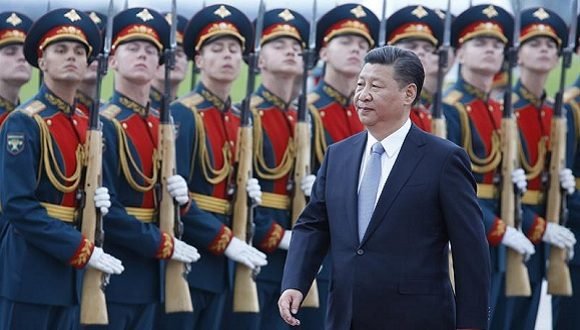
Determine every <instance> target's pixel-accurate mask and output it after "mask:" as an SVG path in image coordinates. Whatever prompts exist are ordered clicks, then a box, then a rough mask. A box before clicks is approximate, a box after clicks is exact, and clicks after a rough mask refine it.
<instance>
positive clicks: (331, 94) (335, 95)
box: [320, 80, 352, 107]
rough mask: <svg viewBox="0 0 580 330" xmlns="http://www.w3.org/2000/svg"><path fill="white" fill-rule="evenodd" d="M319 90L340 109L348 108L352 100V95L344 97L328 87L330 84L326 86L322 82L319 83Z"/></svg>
mask: <svg viewBox="0 0 580 330" xmlns="http://www.w3.org/2000/svg"><path fill="white" fill-rule="evenodd" d="M320 90H322V92H323V93H324V94H326V95H328V96H329V97H330V98H331V99H332V100H334V101H335V102H337V103H338V104H340V105H341V106H342V107H346V106H348V105H349V104H350V101H351V99H352V95H351V96H344V95H343V94H342V93H340V92H339V91H338V90H336V89H335V88H334V87H332V86H330V84H328V83H327V82H326V81H324V80H322V81H321V82H320Z"/></svg>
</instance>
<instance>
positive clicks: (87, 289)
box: [80, 0, 114, 325]
mask: <svg viewBox="0 0 580 330" xmlns="http://www.w3.org/2000/svg"><path fill="white" fill-rule="evenodd" d="M113 10H114V6H113V0H110V1H109V9H108V13H107V15H108V16H107V27H106V29H107V30H106V34H105V41H104V42H105V44H104V47H103V52H102V53H100V54H99V55H98V57H97V63H98V69H97V90H96V94H95V96H94V99H95V101H94V102H93V107H92V109H91V112H90V118H89V128H88V132H87V141H86V142H85V150H86V154H87V159H86V165H85V166H84V168H83V181H84V182H83V190H82V192H81V196H83V198H84V201H83V203H82V204H83V210H82V214H81V217H82V218H81V232H82V233H83V235H85V237H86V238H87V239H88V240H90V241H93V242H95V246H98V247H101V246H103V239H104V232H103V219H102V215H101V213H100V211H99V210H97V208H95V206H94V204H92V202H90V203H87V201H93V200H94V199H95V190H96V189H97V188H98V187H100V186H101V184H102V177H101V170H102V159H103V139H102V132H101V128H100V125H99V124H100V122H99V108H100V99H101V84H102V81H103V77H104V76H105V75H106V74H107V62H108V59H109V54H110V52H111V39H112V34H113V14H114V12H113ZM107 282H108V275H105V274H103V273H102V272H101V271H99V270H97V269H95V268H90V267H89V268H87V269H86V271H85V273H84V275H83V287H82V293H81V315H80V317H81V324H83V325H89V324H91V325H92V324H99V325H105V324H108V323H109V319H108V315H107V303H106V300H105V292H104V290H103V289H104V287H105V285H106V283H107Z"/></svg>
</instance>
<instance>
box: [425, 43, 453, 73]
mask: <svg viewBox="0 0 580 330" xmlns="http://www.w3.org/2000/svg"><path fill="white" fill-rule="evenodd" d="M427 58H428V61H429V63H430V64H429V65H428V66H429V68H430V69H429V72H427V69H425V76H436V75H437V69H439V51H438V50H436V51H435V52H433V53H432V54H430V55H429V56H428V57H427ZM454 63H455V52H454V51H453V48H451V47H449V49H448V50H447V66H446V67H445V69H444V70H443V73H444V74H447V72H449V70H451V68H452V67H453V64H454Z"/></svg>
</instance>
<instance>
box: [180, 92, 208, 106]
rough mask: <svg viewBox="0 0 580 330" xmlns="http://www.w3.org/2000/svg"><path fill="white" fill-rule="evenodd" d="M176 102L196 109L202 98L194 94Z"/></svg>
mask: <svg viewBox="0 0 580 330" xmlns="http://www.w3.org/2000/svg"><path fill="white" fill-rule="evenodd" d="M177 102H178V103H181V104H183V105H184V106H186V107H188V108H190V109H192V108H196V107H197V106H198V105H199V104H201V103H202V102H203V97H202V96H201V95H199V94H197V93H195V94H193V95H188V96H185V97H183V98H181V99H179V100H177Z"/></svg>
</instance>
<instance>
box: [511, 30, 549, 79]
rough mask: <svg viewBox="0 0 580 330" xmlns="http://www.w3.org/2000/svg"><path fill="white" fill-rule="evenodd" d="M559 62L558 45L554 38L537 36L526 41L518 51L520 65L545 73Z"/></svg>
mask: <svg viewBox="0 0 580 330" xmlns="http://www.w3.org/2000/svg"><path fill="white" fill-rule="evenodd" d="M557 64H558V45H557V44H556V42H555V41H554V40H553V39H552V38H548V37H535V38H532V39H530V40H527V41H526V42H524V43H523V44H522V45H521V46H520V49H519V51H518V65H519V66H520V67H522V68H523V69H527V70H531V71H533V72H536V73H539V74H544V73H549V72H550V71H552V69H553V68H554V67H556V65H557Z"/></svg>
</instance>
